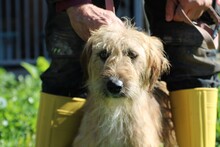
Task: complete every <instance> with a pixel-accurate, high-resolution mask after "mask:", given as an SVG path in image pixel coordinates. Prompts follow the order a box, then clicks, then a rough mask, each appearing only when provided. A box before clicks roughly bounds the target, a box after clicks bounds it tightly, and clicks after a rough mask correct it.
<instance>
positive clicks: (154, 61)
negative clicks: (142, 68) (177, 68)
mask: <svg viewBox="0 0 220 147" xmlns="http://www.w3.org/2000/svg"><path fill="white" fill-rule="evenodd" d="M149 47H150V50H149V58H148V61H147V62H148V63H149V69H150V77H149V84H150V85H149V88H150V89H152V88H153V87H154V83H156V81H157V80H158V79H159V78H160V76H161V75H162V74H163V73H165V72H167V71H168V70H169V67H170V64H169V61H168V60H167V58H166V57H165V53H164V49H163V44H162V42H161V41H160V40H159V39H158V38H156V37H150V40H149Z"/></svg>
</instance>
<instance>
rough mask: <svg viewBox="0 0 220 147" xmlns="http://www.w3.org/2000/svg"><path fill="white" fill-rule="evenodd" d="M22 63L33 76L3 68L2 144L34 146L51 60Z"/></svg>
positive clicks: (219, 132) (219, 139) (219, 131)
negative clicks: (42, 76)
mask: <svg viewBox="0 0 220 147" xmlns="http://www.w3.org/2000/svg"><path fill="white" fill-rule="evenodd" d="M21 65H22V66H23V67H24V68H25V69H26V70H27V71H28V72H29V73H30V74H29V75H26V76H23V75H20V76H18V77H16V76H15V75H14V74H13V73H9V72H7V71H6V70H4V69H2V68H0V147H34V144H35V137H36V136H35V133H36V119H37V109H38V105H39V94H40V90H41V81H40V78H39V75H40V74H41V73H42V72H43V71H45V69H46V68H47V67H48V65H49V63H48V62H47V61H46V60H45V59H44V58H42V57H40V58H38V60H37V64H36V65H35V66H33V65H30V64H28V63H22V64H21ZM219 91H220V90H219ZM219 96H220V93H219ZM218 99H219V101H218V115H217V127H216V147H220V98H218Z"/></svg>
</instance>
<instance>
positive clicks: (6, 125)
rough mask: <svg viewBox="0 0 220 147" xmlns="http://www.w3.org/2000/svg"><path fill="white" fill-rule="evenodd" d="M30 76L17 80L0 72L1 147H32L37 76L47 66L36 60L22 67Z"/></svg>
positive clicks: (47, 64) (9, 74)
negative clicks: (34, 63)
mask: <svg viewBox="0 0 220 147" xmlns="http://www.w3.org/2000/svg"><path fill="white" fill-rule="evenodd" d="M21 65H22V67H24V68H25V69H26V70H27V71H28V72H29V74H28V75H25V76H24V75H19V76H18V77H16V76H15V75H14V74H13V73H10V72H7V71H6V70H4V69H3V68H0V146H2V147H14V146H16V147H32V146H34V143H35V133H36V119H37V109H38V104H39V95H40V90H41V81H40V74H41V73H42V72H43V71H44V70H46V69H47V68H48V66H49V62H48V61H47V60H46V59H45V58H43V57H39V58H38V59H37V62H36V65H31V64H29V63H26V62H23V63H21Z"/></svg>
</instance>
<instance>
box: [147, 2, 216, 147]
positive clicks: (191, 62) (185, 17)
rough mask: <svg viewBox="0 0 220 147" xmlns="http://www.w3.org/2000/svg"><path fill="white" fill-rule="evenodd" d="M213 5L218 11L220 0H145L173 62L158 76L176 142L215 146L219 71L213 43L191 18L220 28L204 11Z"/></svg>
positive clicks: (183, 145)
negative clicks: (165, 90) (167, 99)
mask: <svg viewBox="0 0 220 147" xmlns="http://www.w3.org/2000/svg"><path fill="white" fill-rule="evenodd" d="M211 7H213V8H214V9H215V11H216V12H217V14H218V15H219V14H220V13H219V12H220V11H219V10H220V9H219V8H220V1H219V0H167V1H165V0H160V1H153V0H145V11H146V14H147V17H148V20H149V23H150V31H151V33H152V35H154V36H157V37H159V38H161V39H162V40H163V42H164V49H165V52H166V53H167V57H168V59H169V61H170V63H171V70H170V73H169V74H167V75H164V76H163V77H162V80H164V81H166V83H167V87H168V90H169V91H170V99H171V111H172V115H173V120H174V128H175V131H176V137H177V142H178V145H179V146H180V147H202V146H203V147H215V137H216V135H215V132H216V129H215V128H216V127H215V125H216V117H217V112H216V111H217V108H216V107H217V99H218V89H217V87H218V86H219V79H218V73H219V71H220V64H219V63H220V62H219V61H217V58H216V55H217V50H216V49H217V46H214V45H212V46H211V47H210V44H209V43H210V42H209V43H208V42H207V40H206V39H205V38H206V37H207V36H205V35H204V34H203V33H204V31H203V32H202V30H200V31H198V30H197V28H196V27H195V26H194V25H193V23H192V22H191V21H195V20H197V21H198V22H200V23H201V22H202V23H203V24H206V25H209V26H214V27H215V28H218V25H217V26H215V25H214V24H215V22H214V21H213V16H212V15H211V13H208V11H206V10H208V9H209V10H210V8H211ZM209 12H210V11H209ZM212 13H213V12H212ZM217 17H218V16H217ZM218 21H219V20H218ZM218 23H219V22H218ZM215 31H217V32H219V30H218V29H216V30H215ZM201 32H202V33H201ZM211 35H212V34H211ZM210 38H211V37H210ZM213 39H214V36H213ZM211 44H214V43H213V42H212V41H211Z"/></svg>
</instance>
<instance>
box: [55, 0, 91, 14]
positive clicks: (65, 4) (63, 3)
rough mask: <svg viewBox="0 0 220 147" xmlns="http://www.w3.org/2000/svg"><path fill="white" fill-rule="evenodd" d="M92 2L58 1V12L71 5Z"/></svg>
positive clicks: (84, 0)
mask: <svg viewBox="0 0 220 147" xmlns="http://www.w3.org/2000/svg"><path fill="white" fill-rule="evenodd" d="M88 3H92V1H91V0H63V1H59V2H57V3H56V12H62V11H65V10H67V9H68V8H69V7H74V6H78V5H82V4H88Z"/></svg>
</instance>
